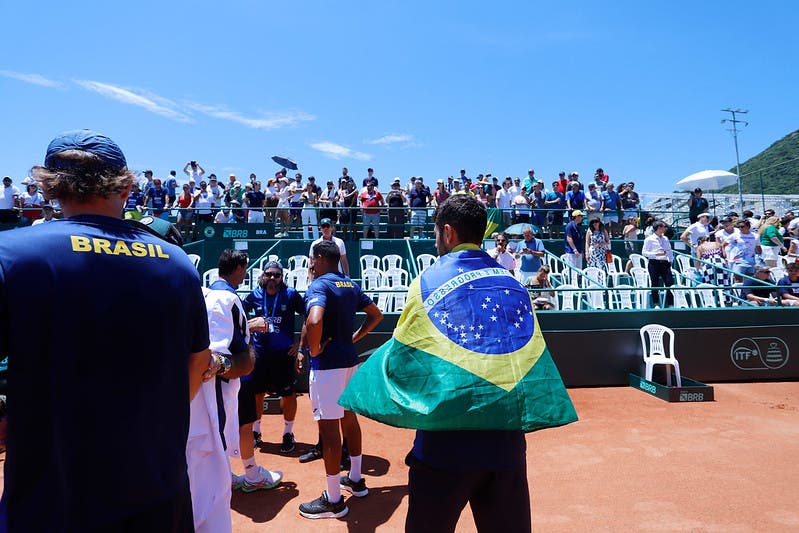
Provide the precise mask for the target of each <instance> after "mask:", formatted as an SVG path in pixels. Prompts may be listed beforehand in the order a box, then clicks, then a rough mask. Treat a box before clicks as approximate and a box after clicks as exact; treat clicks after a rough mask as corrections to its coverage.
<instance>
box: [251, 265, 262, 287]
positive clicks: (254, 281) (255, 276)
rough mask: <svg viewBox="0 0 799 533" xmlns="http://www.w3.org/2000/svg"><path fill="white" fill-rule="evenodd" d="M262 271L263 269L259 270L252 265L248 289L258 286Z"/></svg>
mask: <svg viewBox="0 0 799 533" xmlns="http://www.w3.org/2000/svg"><path fill="white" fill-rule="evenodd" d="M263 273H264V271H263V270H261V269H260V268H258V267H253V269H252V270H250V273H249V280H248V281H249V290H251V291H253V290H255V289H257V288H258V281H260V279H261V274H263Z"/></svg>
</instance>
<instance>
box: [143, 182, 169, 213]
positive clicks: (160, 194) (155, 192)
mask: <svg viewBox="0 0 799 533" xmlns="http://www.w3.org/2000/svg"><path fill="white" fill-rule="evenodd" d="M147 196H148V197H150V199H151V200H152V201H153V209H163V208H164V207H165V206H166V196H167V194H166V189H163V188H161V189H156V188H155V187H150V190H149V191H147Z"/></svg>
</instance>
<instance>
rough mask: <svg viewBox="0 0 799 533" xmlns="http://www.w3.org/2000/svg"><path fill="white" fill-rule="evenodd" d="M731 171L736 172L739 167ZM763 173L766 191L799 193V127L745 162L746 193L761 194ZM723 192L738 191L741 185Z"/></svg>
mask: <svg viewBox="0 0 799 533" xmlns="http://www.w3.org/2000/svg"><path fill="white" fill-rule="evenodd" d="M730 172H735V168H731V169H730ZM761 175H762V177H763V182H762V183H763V192H764V193H766V194H799V130H796V131H794V132H793V133H789V134H788V135H786V136H785V137H783V138H782V139H780V140H779V141H777V142H775V143H774V144H772V145H771V146H769V147H768V148H766V149H765V150H763V151H762V152H760V153H759V154H757V155H756V156H754V157H753V158H751V159H749V160H748V161H745V162H743V163H741V176H742V178H743V179H742V181H741V188H742V189H743V192H744V193H745V194H747V193H750V194H760V183H761V181H760V178H761ZM721 192H725V193H737V192H738V186H737V185H733V186H731V187H727V188H725V189H722V190H721Z"/></svg>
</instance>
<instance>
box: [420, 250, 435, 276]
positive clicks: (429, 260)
mask: <svg viewBox="0 0 799 533" xmlns="http://www.w3.org/2000/svg"><path fill="white" fill-rule="evenodd" d="M436 259H438V258H437V257H436V256H434V255H433V254H419V255H417V256H416V267H417V268H418V269H419V274H421V273H422V272H424V271H425V270H426V269H427V268H428V267H429V266H430V265H432V264H433V263H435V262H436Z"/></svg>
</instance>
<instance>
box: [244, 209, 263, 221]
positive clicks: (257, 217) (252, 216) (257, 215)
mask: <svg viewBox="0 0 799 533" xmlns="http://www.w3.org/2000/svg"><path fill="white" fill-rule="evenodd" d="M263 221H264V212H263V211H261V210H258V211H256V210H254V209H250V210H249V211H248V212H247V222H249V223H250V224H253V223H259V222H263Z"/></svg>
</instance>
